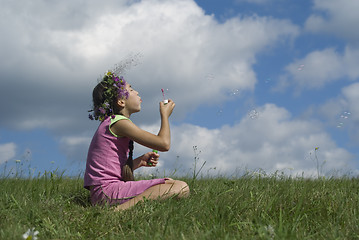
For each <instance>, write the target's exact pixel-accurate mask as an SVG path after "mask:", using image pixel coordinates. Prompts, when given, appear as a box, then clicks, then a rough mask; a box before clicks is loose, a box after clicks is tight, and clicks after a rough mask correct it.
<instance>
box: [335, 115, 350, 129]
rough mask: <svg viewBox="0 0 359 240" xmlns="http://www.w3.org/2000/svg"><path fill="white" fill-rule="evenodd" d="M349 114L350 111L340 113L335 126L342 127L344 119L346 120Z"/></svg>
mask: <svg viewBox="0 0 359 240" xmlns="http://www.w3.org/2000/svg"><path fill="white" fill-rule="evenodd" d="M350 116H351V112H348V111H345V112H343V113H342V114H340V117H339V118H340V119H341V120H340V122H339V123H338V124H337V128H342V127H344V123H345V121H348V120H347V119H348V118H349V117H350Z"/></svg>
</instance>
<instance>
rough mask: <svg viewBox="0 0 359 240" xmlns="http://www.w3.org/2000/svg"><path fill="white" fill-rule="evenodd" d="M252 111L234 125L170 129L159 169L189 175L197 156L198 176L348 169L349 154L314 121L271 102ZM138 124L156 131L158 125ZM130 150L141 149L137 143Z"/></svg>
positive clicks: (300, 172)
mask: <svg viewBox="0 0 359 240" xmlns="http://www.w3.org/2000/svg"><path fill="white" fill-rule="evenodd" d="M257 111H258V112H259V115H258V118H253V119H252V118H249V117H244V118H242V119H241V121H240V122H239V123H238V124H235V125H233V126H229V125H225V126H222V127H221V128H218V129H208V128H205V127H201V126H196V125H192V124H184V125H180V126H175V127H173V128H172V148H171V150H170V152H169V153H163V154H162V155H163V156H162V159H161V162H160V167H162V168H164V169H165V172H167V173H169V172H174V171H175V170H178V171H180V170H182V171H184V172H185V173H187V174H188V173H189V174H190V173H191V170H189V169H192V170H193V169H194V163H195V160H194V157H198V158H197V161H198V163H197V171H198V170H199V168H200V167H201V166H202V165H203V163H204V162H206V163H205V167H204V168H203V170H202V174H204V175H206V174H209V175H211V174H212V175H213V174H215V175H216V174H223V175H226V176H236V174H238V173H241V172H242V173H243V171H245V170H246V169H247V170H249V171H253V170H258V169H261V170H263V171H265V172H266V173H268V174H270V173H274V172H276V171H279V172H284V173H286V174H292V175H300V176H301V175H302V174H304V175H305V176H312V177H313V176H317V174H318V171H319V174H323V175H324V174H332V173H333V172H336V171H344V173H348V172H349V170H350V169H351V168H352V167H353V162H352V160H353V156H352V155H351V154H350V153H349V152H348V151H347V150H345V149H343V148H340V147H338V146H337V145H336V144H335V142H334V141H333V140H332V139H331V137H330V136H329V135H328V134H326V133H325V132H324V131H323V128H322V126H321V124H320V123H319V122H316V121H310V120H298V119H293V118H292V116H291V114H290V113H289V112H288V111H287V110H286V109H284V108H280V107H278V106H276V105H274V104H266V105H264V106H262V107H260V108H258V109H257ZM143 127H144V128H145V129H147V130H149V131H151V132H153V133H156V131H158V126H157V129H156V126H143ZM194 146H196V150H194V149H193V147H194ZM316 148H317V150H316ZM136 151H137V152H142V151H146V149H144V148H141V147H139V146H137V148H136ZM196 154H198V155H197V156H196ZM316 157H317V158H316ZM317 160H318V162H317ZM317 163H318V164H319V165H318V166H319V167H318V166H317ZM146 170H148V169H146ZM345 171H348V172H345ZM160 172H161V171H160Z"/></svg>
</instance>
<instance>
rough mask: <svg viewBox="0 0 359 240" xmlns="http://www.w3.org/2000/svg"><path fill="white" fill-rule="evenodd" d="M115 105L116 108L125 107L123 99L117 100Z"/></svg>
mask: <svg viewBox="0 0 359 240" xmlns="http://www.w3.org/2000/svg"><path fill="white" fill-rule="evenodd" d="M117 104H118V106H120V107H122V108H123V107H125V101H124V100H123V99H118V100H117Z"/></svg>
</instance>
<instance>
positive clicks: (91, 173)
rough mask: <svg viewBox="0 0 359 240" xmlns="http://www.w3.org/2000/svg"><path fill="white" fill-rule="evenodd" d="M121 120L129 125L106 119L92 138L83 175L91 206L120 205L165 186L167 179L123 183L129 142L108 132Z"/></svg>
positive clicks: (127, 139) (119, 116)
mask: <svg viewBox="0 0 359 240" xmlns="http://www.w3.org/2000/svg"><path fill="white" fill-rule="evenodd" d="M120 120H123V121H131V120H130V119H128V118H126V117H124V116H121V115H116V116H115V118H114V119H112V118H110V117H107V118H106V119H105V120H104V121H103V122H102V123H101V124H100V126H99V127H98V129H97V131H96V133H95V135H94V136H93V138H92V141H91V144H90V147H89V151H88V155H87V163H86V170H85V175H84V187H85V188H86V189H89V190H90V193H91V203H92V204H104V203H108V204H110V205H113V204H122V203H124V202H126V201H128V200H129V199H131V198H134V197H135V196H137V195H139V194H141V193H143V192H144V191H145V190H146V189H148V188H150V187H152V186H154V185H157V184H163V183H165V180H166V178H161V179H152V180H140V181H127V182H124V181H123V179H122V176H121V169H122V166H123V165H125V164H126V161H127V155H128V152H129V146H128V144H129V141H130V139H129V138H127V137H120V136H116V134H114V133H113V132H112V131H111V130H110V127H111V125H112V124H114V123H115V122H117V121H120ZM91 186H92V187H91ZM90 187H91V188H90Z"/></svg>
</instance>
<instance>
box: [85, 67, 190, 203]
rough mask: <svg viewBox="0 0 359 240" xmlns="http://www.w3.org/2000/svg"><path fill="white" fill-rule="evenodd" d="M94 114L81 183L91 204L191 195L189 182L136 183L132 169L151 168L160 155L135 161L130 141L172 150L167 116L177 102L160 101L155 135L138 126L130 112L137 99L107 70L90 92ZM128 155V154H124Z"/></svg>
mask: <svg viewBox="0 0 359 240" xmlns="http://www.w3.org/2000/svg"><path fill="white" fill-rule="evenodd" d="M92 96H93V105H94V109H93V110H91V111H93V114H92V115H91V114H90V115H89V118H90V119H92V120H93V119H96V120H100V121H101V123H100V125H99V127H98V129H97V131H96V132H95V134H94V136H93V139H92V141H91V144H90V147H89V151H88V156H87V163H86V171H85V175H84V187H85V188H86V189H89V190H90V195H91V203H92V204H106V203H107V204H110V205H114V204H119V206H117V207H116V210H123V209H127V208H129V207H132V206H134V205H135V204H136V203H137V202H139V201H142V200H143V199H144V198H147V199H165V198H168V197H171V196H177V197H179V198H181V197H186V196H188V195H189V188H188V185H187V184H186V183H185V182H183V181H178V180H173V179H170V178H161V179H152V180H141V181H134V177H133V170H135V169H137V168H139V167H155V166H156V165H157V163H158V159H159V154H158V153H157V152H156V151H153V152H148V153H146V154H144V155H142V156H140V157H138V158H136V159H133V158H132V155H133V141H135V142H137V143H139V144H141V145H144V146H146V147H148V148H152V149H157V150H159V151H168V150H169V149H170V143H171V136H170V125H169V120H168V118H169V116H170V115H171V114H172V111H173V108H174V107H175V103H174V102H173V101H172V100H169V102H168V103H167V104H164V103H163V102H161V103H160V116H161V128H160V131H159V132H158V134H157V135H154V134H151V133H149V132H146V131H144V130H142V129H140V128H139V127H137V126H136V125H135V124H134V123H133V122H132V121H131V120H130V116H131V114H132V113H136V112H139V111H140V110H141V102H142V100H141V98H140V97H139V95H138V92H137V91H135V90H134V89H133V88H132V87H131V85H129V84H128V83H127V82H126V81H125V80H124V79H123V78H122V77H118V76H117V75H116V74H115V73H112V72H107V73H106V75H105V76H104V77H103V79H102V81H101V82H100V83H99V84H98V85H97V86H96V87H95V88H94V90H93V95H92ZM127 156H128V157H127Z"/></svg>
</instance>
